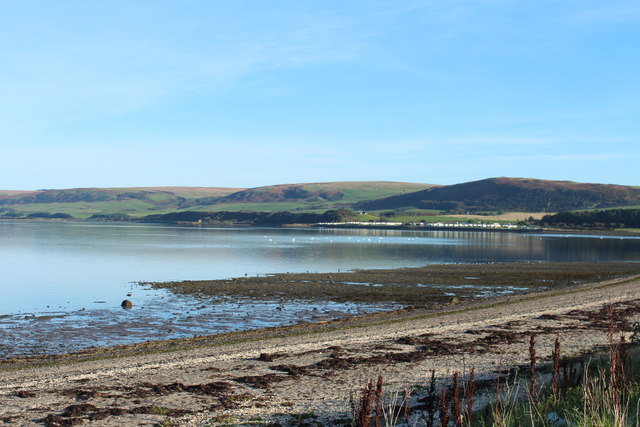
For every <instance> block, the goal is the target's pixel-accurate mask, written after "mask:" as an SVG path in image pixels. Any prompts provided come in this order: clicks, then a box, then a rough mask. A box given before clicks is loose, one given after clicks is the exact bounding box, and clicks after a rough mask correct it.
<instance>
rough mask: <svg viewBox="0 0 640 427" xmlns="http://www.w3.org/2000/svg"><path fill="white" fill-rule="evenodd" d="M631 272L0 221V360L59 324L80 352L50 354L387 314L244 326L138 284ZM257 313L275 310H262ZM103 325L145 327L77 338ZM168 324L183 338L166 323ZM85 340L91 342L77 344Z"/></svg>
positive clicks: (460, 254)
mask: <svg viewBox="0 0 640 427" xmlns="http://www.w3.org/2000/svg"><path fill="white" fill-rule="evenodd" d="M637 260H640V239H639V238H628V237H625V238H620V237H601V236H570V235H532V234H516V233H496V232H493V233H492V232H453V231H442V232H438V231H392V230H343V229H340V230H328V229H274V228H207V227H198V228H196V227H176V226H162V225H144V224H98V223H80V222H2V221H0V272H1V276H0V287H1V289H2V296H3V297H2V299H0V356H1V355H2V351H1V349H2V345H3V343H4V346H5V348H16V346H18V347H19V343H24V342H27V341H28V339H27V338H26V337H25V336H22V335H20V330H21V329H20V328H24V329H25V330H29V329H30V330H31V331H34V330H37V327H42V329H43V335H44V334H45V331H46V330H47V329H49V330H51V329H55V328H56V327H57V326H56V325H60V324H62V325H63V326H60V327H61V328H63V329H64V328H66V329H71V324H72V323H74V322H75V326H74V327H75V329H74V333H75V334H76V335H77V336H83V337H84V340H85V341H86V342H84V344H82V345H80V344H77V343H76V344H73V345H72V343H71V341H70V340H71V338H64V339H61V341H62V342H63V344H60V343H59V342H58V343H57V344H56V345H57V346H60V345H62V347H61V349H62V350H65V351H66V350H69V349H75V348H82V347H86V346H88V345H91V344H98V345H103V344H113V343H118V342H134V341H140V340H144V339H147V338H150V337H151V336H150V335H149V334H150V332H144V331H145V330H147V329H148V331H154V333H157V330H158V327H159V326H158V325H164V326H167V325H170V326H168V327H167V328H166V329H167V330H170V331H171V334H172V335H170V336H171V337H174V336H186V335H189V334H194V333H211V332H212V331H213V332H216V331H222V330H233V329H242V328H246V327H260V326H270V325H274V324H281V323H286V322H291V321H297V320H300V319H303V320H314V319H316V318H317V316H318V315H320V314H321V313H319V311H321V312H322V313H325V315H326V316H329V317H330V316H333V315H335V314H336V313H346V312H354V311H366V310H373V309H380V308H389V307H373V306H364V305H360V306H356V305H353V304H352V305H340V304H327V305H326V306H322V307H318V306H317V304H316V305H314V306H313V307H311V306H309V305H305V304H304V303H301V302H287V303H286V304H289V305H286V306H283V305H282V304H283V303H282V302H273V301H272V302H261V303H260V304H263V305H261V306H260V307H262V309H256V308H255V307H254V308H253V309H252V310H249V311H250V312H254V313H258V312H260V313H262V314H260V315H257V316H256V320H255V321H254V320H252V319H250V318H249V319H247V317H251V316H247V314H246V313H247V310H244V307H246V304H250V303H252V304H253V303H255V302H244V303H243V302H240V304H241V306H240V308H239V307H238V305H237V304H238V303H239V302H238V301H222V300H221V301H218V302H217V304H216V305H215V307H212V304H203V301H202V300H198V299H197V298H191V297H176V296H173V295H171V294H170V293H168V292H166V291H155V290H150V289H145V288H143V287H141V286H138V285H136V282H140V281H167V280H189V279H218V278H229V277H236V276H243V275H245V274H246V275H250V276H251V275H258V274H268V273H277V272H305V271H311V272H329V271H338V270H343V271H344V270H351V269H355V268H392V267H407V266H422V265H425V264H430V263H473V262H485V261H588V262H598V261H637ZM128 294H130V296H128ZM124 298H129V299H131V300H133V301H134V304H135V306H134V310H131V311H128V312H125V311H124V310H121V309H119V304H120V302H121V301H122V300H123V299H124ZM234 304H235V305H234ZM243 304H244V305H243ZM269 304H272V305H273V304H276V306H275V307H276V308H278V307H280V308H279V309H277V310H274V306H272V305H269ZM278 304H280V305H278ZM260 307H258V308H260ZM314 308H315V310H313V309H314ZM318 308H319V310H318ZM260 310H262V311H260ZM287 310H289V311H287ZM158 312H160V313H158ZM275 312H277V315H275V314H273V313H275ZM167 313H172V314H171V315H169V314H167ZM181 313H182V314H184V313H189V314H188V316H191V318H190V319H187V320H188V321H187V320H185V319H186V317H188V316H186V317H185V318H184V319H183V318H179V315H180V314H181ZM220 313H226V314H224V315H221V316H222V317H220V318H225V319H230V318H231V317H233V316H230V315H229V313H240V314H242V316H244V317H245V319H244V320H243V321H240V320H238V319H235V320H233V321H230V322H229V323H228V324H225V325H221V323H224V322H219V321H215V322H214V321H213V320H212V318H210V317H211V316H217V315H219V314H220ZM292 313H299V316H298V317H296V316H294V315H293V314H292ZM305 313H306V314H305ZM114 316H115V317H116V319H115V320H113V321H114V322H118V321H122V322H123V323H127V324H133V323H135V322H138V321H140V320H141V319H143V318H144V319H150V318H153V322H150V321H147V322H146V323H147V324H148V325H147V326H144V325H142V324H140V325H138V327H137V328H132V329H131V333H129V334H125V335H126V337H127V338H126V339H125V338H120V339H115V338H113V337H110V336H109V333H108V332H104V333H97V332H96V330H95V329H94V330H93V332H91V329H89V330H87V329H86V328H87V324H89V323H92V322H93V323H96V325H97V324H100V323H101V322H102V323H104V322H107V323H108V322H109V321H108V319H113V318H114ZM171 316H173V318H175V319H174V320H176V319H178V320H179V321H180V322H182V323H184V324H190V325H191V326H190V327H186V326H184V325H183V326H181V324H175V322H174V323H170V322H169V319H171V318H172V317H171ZM198 316H205V317H204V318H200V317H198ZM207 316H209V317H207ZM238 316H240V315H238ZM305 316H306V317H305ZM205 318H206V319H205ZM294 318H295V319H294ZM100 319H102V320H100ZM144 319H143V320H144ZM292 319H294V320H292ZM252 322H253V323H252ZM142 323H145V322H144V321H143V322H142ZM178 323H179V322H178ZM203 323H212V324H213V323H215V324H216V325H217V326H216V328H217V329H215V328H214V329H210V328H209V329H208V328H204V327H203V326H202V325H203ZM42 325H44V326H42ZM96 327H97V326H96ZM145 328H146V329H145ZM134 329H135V330H134ZM9 332H11V333H9ZM134 332H135V333H134ZM3 334H4V336H3ZM92 334H93V335H94V337H93V338H91V339H87V338H86V337H87V336H88V335H92ZM101 334H102V335H101ZM9 335H11V336H12V338H11V339H9V338H8V336H9ZM32 335H33V334H32ZM65 336H66V335H65ZM154 337H155V336H154ZM163 337H164V336H163ZM39 339H42V337H37V336H34V341H37V340H39ZM65 340H66V341H65ZM59 341H60V340H59ZM74 342H75V341H74ZM74 345H75V347H74ZM42 346H44V347H47V344H46V343H45V344H42ZM48 348H51V346H48ZM43 351H44V350H43ZM50 351H53V350H50ZM5 353H6V351H5Z"/></svg>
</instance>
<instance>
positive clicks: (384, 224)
mask: <svg viewBox="0 0 640 427" xmlns="http://www.w3.org/2000/svg"><path fill="white" fill-rule="evenodd" d="M316 225H319V226H323V227H326V226H340V227H344V226H356V227H401V226H406V227H424V228H472V229H501V230H515V229H518V228H521V227H519V226H518V225H516V224H501V223H498V222H494V223H491V224H487V223H475V224H471V223H467V222H452V223H444V222H383V221H380V222H368V221H367V222H364V221H349V222H321V223H318V224H316Z"/></svg>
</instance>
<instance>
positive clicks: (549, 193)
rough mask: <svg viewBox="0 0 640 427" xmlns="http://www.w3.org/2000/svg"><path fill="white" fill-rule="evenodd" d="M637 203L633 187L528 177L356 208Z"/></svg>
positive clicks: (550, 208)
mask: <svg viewBox="0 0 640 427" xmlns="http://www.w3.org/2000/svg"><path fill="white" fill-rule="evenodd" d="M639 203H640V189H637V188H633V187H626V186H621V185H608V184H584V183H576V182H570V181H546V180H540V179H528V178H490V179H484V180H480V181H473V182H467V183H462V184H456V185H449V186H443V187H433V188H429V189H426V190H422V191H418V192H415V193H410V194H403V195H398V196H390V197H386V198H381V199H378V200H371V201H364V202H361V203H358V204H356V207H357V208H359V209H364V210H380V209H395V210H397V209H406V208H417V209H437V210H442V211H448V212H467V211H469V212H478V211H497V210H502V211H509V212H558V211H562V210H575V209H593V208H604V207H618V206H630V205H637V204H639Z"/></svg>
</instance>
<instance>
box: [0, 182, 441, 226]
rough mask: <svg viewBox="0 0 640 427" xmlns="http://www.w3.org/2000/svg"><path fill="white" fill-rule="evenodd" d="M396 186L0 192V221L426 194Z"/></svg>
mask: <svg viewBox="0 0 640 427" xmlns="http://www.w3.org/2000/svg"><path fill="white" fill-rule="evenodd" d="M429 187H430V186H429V185H427V184H412V183H398V182H329V183H311V184H289V185H274V186H267V187H258V188H253V189H242V188H218V187H211V188H208V187H153V188H151V187H149V188H143V187H131V188H76V189H63V190H38V191H10V190H0V218H2V217H4V218H12V217H13V218H22V217H29V216H30V215H31V216H35V217H46V214H65V215H70V216H72V217H74V218H78V219H86V218H90V217H91V216H93V215H108V214H119V213H124V214H127V215H129V216H132V217H140V216H145V215H150V214H165V213H171V212H181V211H206V212H220V211H242V210H252V211H260V212H276V211H305V212H307V211H308V212H324V211H326V210H329V209H339V208H343V207H351V206H353V204H354V203H356V202H359V201H362V200H370V199H374V198H379V197H386V196H391V195H397V194H404V193H409V192H415V191H418V190H423V189H425V188H429Z"/></svg>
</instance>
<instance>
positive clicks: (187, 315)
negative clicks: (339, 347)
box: [0, 263, 640, 364]
mask: <svg viewBox="0 0 640 427" xmlns="http://www.w3.org/2000/svg"><path fill="white" fill-rule="evenodd" d="M638 273H640V263H598V264H592V263H491V264H457V265H429V266H426V267H420V268H401V269H380V270H356V271H353V272H339V273H290V274H286V273H285V274H275V275H268V276H259V277H241V278H236V279H232V280H211V281H182V282H162V283H145V284H144V286H150V287H154V288H157V289H160V290H162V291H163V292H165V293H166V297H165V298H163V299H160V300H158V301H156V302H154V303H153V304H147V305H146V306H144V307H138V306H137V305H135V299H134V306H133V309H132V311H129V310H122V309H117V310H112V309H104V310H101V311H98V310H92V311H80V312H75V313H61V314H59V315H55V314H54V315H49V316H40V317H38V316H32V317H30V318H25V317H24V316H22V317H20V318H15V319H14V317H11V316H5V317H4V318H2V319H0V326H1V327H2V328H0V353H1V356H2V358H3V359H5V362H4V363H5V364H7V363H9V361H8V359H16V358H20V359H24V358H29V359H31V360H50V361H52V360H59V359H68V358H73V357H80V358H82V357H90V355H93V354H114V355H115V354H127V353H135V352H138V351H163V350H166V349H170V348H181V347H191V346H199V345H210V344H212V343H218V342H225V341H234V340H244V339H251V340H259V339H260V337H261V336H265V337H268V336H270V335H277V334H280V333H282V331H284V330H288V328H291V327H293V328H294V329H296V328H297V330H298V331H299V332H300V333H303V332H304V331H308V330H316V329H332V328H340V327H343V326H345V325H354V324H358V323H366V322H370V321H390V320H392V319H394V318H402V317H404V316H412V315H415V314H416V310H418V311H421V310H422V311H426V312H428V311H430V310H437V309H440V308H444V307H448V306H450V305H452V304H458V303H464V302H473V301H484V300H487V299H490V298H497V297H504V296H509V295H517V294H524V293H530V292H538V291H548V290H554V289H560V288H564V287H569V286H575V285H579V284H581V283H590V282H599V281H603V280H608V279H611V278H616V277H625V276H629V275H632V274H638ZM167 307H170V309H169V310H167ZM133 311H137V312H136V313H134V312H133ZM69 353H76V354H75V355H74V356H72V355H69Z"/></svg>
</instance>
